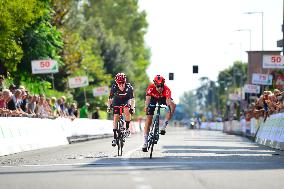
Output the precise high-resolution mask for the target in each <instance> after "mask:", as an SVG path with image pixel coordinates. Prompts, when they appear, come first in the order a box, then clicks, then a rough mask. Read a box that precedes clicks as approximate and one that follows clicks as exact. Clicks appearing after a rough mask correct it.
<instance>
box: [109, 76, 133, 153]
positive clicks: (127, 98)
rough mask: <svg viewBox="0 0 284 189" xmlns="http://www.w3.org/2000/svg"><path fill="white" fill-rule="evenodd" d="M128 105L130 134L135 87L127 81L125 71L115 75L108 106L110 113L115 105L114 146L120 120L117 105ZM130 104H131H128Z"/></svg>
mask: <svg viewBox="0 0 284 189" xmlns="http://www.w3.org/2000/svg"><path fill="white" fill-rule="evenodd" d="M123 105H126V106H125V108H124V109H123V113H124V116H125V123H126V134H127V136H129V135H130V131H129V124H130V120H131V115H130V114H133V113H135V99H134V92H133V87H132V86H131V84H130V83H126V75H125V74H124V73H118V74H116V76H115V84H113V85H112V86H111V90H110V94H109V99H108V108H107V112H108V113H110V111H111V106H113V114H114V116H113V138H114V139H113V140H112V146H113V147H115V146H116V136H117V122H118V120H119V108H117V107H115V106H123ZM127 105H129V106H127Z"/></svg>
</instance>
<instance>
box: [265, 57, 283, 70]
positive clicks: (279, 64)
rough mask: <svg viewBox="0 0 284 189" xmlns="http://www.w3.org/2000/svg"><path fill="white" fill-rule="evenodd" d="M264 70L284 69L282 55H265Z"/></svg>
mask: <svg viewBox="0 0 284 189" xmlns="http://www.w3.org/2000/svg"><path fill="white" fill-rule="evenodd" d="M262 63H263V64H262V66H263V68H279V69H283V68H284V57H283V56H281V55H263V62H262Z"/></svg>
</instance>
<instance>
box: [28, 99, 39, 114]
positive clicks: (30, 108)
mask: <svg viewBox="0 0 284 189" xmlns="http://www.w3.org/2000/svg"><path fill="white" fill-rule="evenodd" d="M37 99H38V97H37V96H36V95H30V96H29V97H28V104H27V113H28V114H31V115H32V116H35V115H36V114H35V108H36V102H37Z"/></svg>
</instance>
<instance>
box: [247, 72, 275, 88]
mask: <svg viewBox="0 0 284 189" xmlns="http://www.w3.org/2000/svg"><path fill="white" fill-rule="evenodd" d="M272 79H273V76H272V75H269V74H257V73H253V74H252V84H256V85H272Z"/></svg>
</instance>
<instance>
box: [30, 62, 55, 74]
mask: <svg viewBox="0 0 284 189" xmlns="http://www.w3.org/2000/svg"><path fill="white" fill-rule="evenodd" d="M57 72H58V64H57V61H56V60H32V73H33V74H44V73H57Z"/></svg>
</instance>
